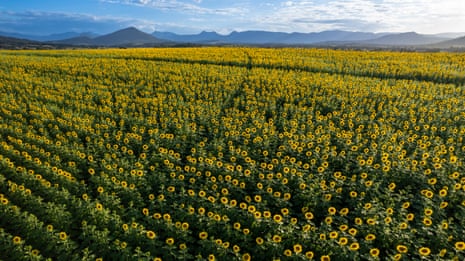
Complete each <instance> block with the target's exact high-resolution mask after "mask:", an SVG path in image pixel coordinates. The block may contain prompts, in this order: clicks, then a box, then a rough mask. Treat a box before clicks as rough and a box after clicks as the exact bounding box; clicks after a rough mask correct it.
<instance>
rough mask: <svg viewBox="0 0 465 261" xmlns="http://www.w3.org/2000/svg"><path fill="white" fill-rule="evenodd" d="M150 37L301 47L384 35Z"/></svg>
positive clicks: (167, 34) (336, 32)
mask: <svg viewBox="0 0 465 261" xmlns="http://www.w3.org/2000/svg"><path fill="white" fill-rule="evenodd" d="M152 35H154V36H156V37H157V38H160V39H165V40H170V41H176V42H183V43H212V44H214V43H217V44H218V43H219V44H221V43H223V44H259V45H263V44H284V45H302V44H314V43H320V42H327V41H363V40H369V39H375V38H377V37H380V36H383V35H386V34H376V33H364V32H349V31H340V30H334V31H323V32H317V33H283V32H269V31H243V32H236V31H233V32H231V33H230V34H228V35H220V34H217V33H216V32H201V33H200V34H189V35H179V34H175V33H170V32H154V33H153V34H152Z"/></svg>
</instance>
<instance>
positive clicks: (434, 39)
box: [0, 27, 465, 50]
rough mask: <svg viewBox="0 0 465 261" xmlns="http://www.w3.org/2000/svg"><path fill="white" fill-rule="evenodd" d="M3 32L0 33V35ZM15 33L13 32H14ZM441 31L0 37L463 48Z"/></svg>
mask: <svg viewBox="0 0 465 261" xmlns="http://www.w3.org/2000/svg"><path fill="white" fill-rule="evenodd" d="M2 34H4V33H2V32H0V35H2ZM15 35H16V34H15ZM452 35H460V34H458V33H444V34H437V35H424V34H418V33H415V32H408V33H369V32H350V31H342V30H332V31H323V32H314V33H284V32H270V31H243V32H236V31H233V32H231V33H230V34H227V35H221V34H218V33H216V32H206V31H203V32H201V33H199V34H187V35H181V34H175V33H171V32H154V33H152V34H148V33H144V32H142V31H140V30H138V29H136V28H134V27H129V28H125V29H122V30H118V31H116V32H113V33H109V34H106V35H102V36H96V35H95V34H93V33H85V34H75V33H63V34H54V35H49V36H47V37H45V38H47V39H49V38H61V37H64V36H73V37H70V38H66V39H60V40H53V41H46V42H37V41H30V40H26V39H19V37H10V36H6V37H2V38H0V44H1V46H3V47H2V48H66V47H70V46H79V47H97V46H100V47H142V46H144V47H151V46H185V45H191V44H193V45H228V44H237V45H258V46H260V45H262V46H314V47H334V48H375V49H377V48H394V49H398V48H409V49H412V50H428V49H450V48H459V49H460V48H465V36H462V37H459V38H455V39H452V38H448V37H446V36H452Z"/></svg>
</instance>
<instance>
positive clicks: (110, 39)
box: [53, 27, 167, 47]
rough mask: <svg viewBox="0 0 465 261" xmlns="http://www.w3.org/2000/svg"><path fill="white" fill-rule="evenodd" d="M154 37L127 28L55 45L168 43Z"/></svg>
mask: <svg viewBox="0 0 465 261" xmlns="http://www.w3.org/2000/svg"><path fill="white" fill-rule="evenodd" d="M166 42H167V41H166V40H160V39H158V38H156V37H155V36H153V35H150V34H147V33H144V32H142V31H139V30H137V29H136V28H134V27H129V28H125V29H122V30H118V31H116V32H113V33H110V34H106V35H102V36H99V37H95V38H90V37H87V36H79V37H73V38H69V39H64V40H60V41H53V43H59V44H69V45H77V46H127V47H130V46H150V45H157V44H163V43H166Z"/></svg>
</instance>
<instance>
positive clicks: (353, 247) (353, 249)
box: [349, 242, 360, 251]
mask: <svg viewBox="0 0 465 261" xmlns="http://www.w3.org/2000/svg"><path fill="white" fill-rule="evenodd" d="M359 248H360V245H359V244H358V243H357V242H354V243H352V244H350V246H349V249H350V250H352V251H357V250H358V249H359Z"/></svg>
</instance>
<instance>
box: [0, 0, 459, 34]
mask: <svg viewBox="0 0 465 261" xmlns="http://www.w3.org/2000/svg"><path fill="white" fill-rule="evenodd" d="M10 3H12V2H10ZM11 5H14V4H11ZM95 5H96V8H95V11H94V10H93V9H90V11H89V10H87V12H86V13H80V12H78V11H76V10H79V9H78V8H74V9H73V7H72V5H71V6H70V7H69V9H67V10H59V11H53V12H52V11H49V10H50V9H51V8H50V7H47V6H45V4H44V6H43V7H42V8H41V9H40V10H10V9H9V8H8V7H5V6H4V7H3V9H2V7H0V31H8V32H23V33H31V32H33V33H35V34H47V33H59V32H69V31H74V32H89V31H92V32H96V33H108V32H112V31H114V30H117V29H121V28H124V27H128V26H135V27H137V28H139V29H141V30H144V31H146V32H152V31H154V30H158V31H174V32H178V33H198V32H200V31H202V30H208V31H217V32H220V33H229V32H231V31H233V30H236V31H245V30H267V31H282V32H318V31H324V30H349V31H370V32H388V31H389V32H407V31H416V32H419V33H439V32H465V15H463V14H465V1H463V0H442V1H438V0H329V1H323V0H295V1H288V0H287V1H265V0H235V1H233V0H222V1H215V0H100V1H95ZM97 6H98V7H99V8H97Z"/></svg>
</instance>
